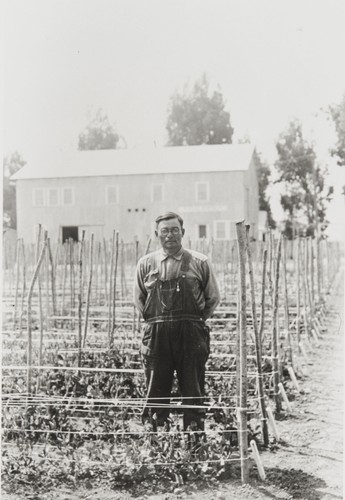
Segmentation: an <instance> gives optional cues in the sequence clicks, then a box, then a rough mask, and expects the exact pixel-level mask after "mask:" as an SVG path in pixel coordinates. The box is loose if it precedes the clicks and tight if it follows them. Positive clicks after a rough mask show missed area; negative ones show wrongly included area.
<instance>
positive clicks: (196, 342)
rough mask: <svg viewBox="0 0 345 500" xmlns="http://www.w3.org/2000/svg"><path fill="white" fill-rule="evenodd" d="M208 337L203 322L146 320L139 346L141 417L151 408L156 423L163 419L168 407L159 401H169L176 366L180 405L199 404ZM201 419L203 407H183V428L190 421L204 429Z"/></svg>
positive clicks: (201, 394) (202, 419) (167, 414)
mask: <svg viewBox="0 0 345 500" xmlns="http://www.w3.org/2000/svg"><path fill="white" fill-rule="evenodd" d="M209 340H210V338H209V328H208V326H206V325H205V324H204V323H203V322H196V321H185V320H184V321H182V320H181V321H173V322H166V323H153V324H146V326H145V331H144V336H143V340H142V347H141V353H142V356H143V362H144V367H145V376H146V384H147V397H148V401H147V405H146V407H145V409H144V414H143V416H144V418H145V417H146V416H147V415H149V413H150V409H151V415H155V418H156V423H157V425H163V424H164V422H165V421H166V419H167V417H168V416H169V413H170V409H169V408H164V407H163V408H159V405H169V403H170V395H171V389H172V384H173V378H174V372H175V370H176V374H177V380H178V384H179V388H180V391H181V394H182V397H183V405H197V406H202V404H203V396H204V385H205V364H206V361H207V358H208V355H209V352H210V349H209ZM156 405H157V407H156ZM150 407H151V408H150ZM204 419H205V410H204V409H202V408H185V409H184V416H183V426H184V430H187V428H188V426H189V425H190V424H191V423H192V422H195V424H196V427H197V429H200V430H204Z"/></svg>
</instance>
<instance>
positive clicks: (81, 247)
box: [78, 229, 85, 367]
mask: <svg viewBox="0 0 345 500" xmlns="http://www.w3.org/2000/svg"><path fill="white" fill-rule="evenodd" d="M84 240H85V230H84V229H83V231H82V236H81V241H80V245H79V257H78V265H79V287H78V367H80V366H81V348H82V306H83V253H84Z"/></svg>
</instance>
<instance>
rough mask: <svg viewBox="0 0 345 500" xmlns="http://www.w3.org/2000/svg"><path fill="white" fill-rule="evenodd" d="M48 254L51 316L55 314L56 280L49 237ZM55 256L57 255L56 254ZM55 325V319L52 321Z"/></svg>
mask: <svg viewBox="0 0 345 500" xmlns="http://www.w3.org/2000/svg"><path fill="white" fill-rule="evenodd" d="M48 255H49V263H50V285H51V292H52V304H53V316H56V281H55V266H54V261H53V254H52V249H51V246H50V238H48ZM56 257H57V255H56ZM54 326H55V321H54Z"/></svg>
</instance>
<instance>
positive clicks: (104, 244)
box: [103, 238, 109, 305]
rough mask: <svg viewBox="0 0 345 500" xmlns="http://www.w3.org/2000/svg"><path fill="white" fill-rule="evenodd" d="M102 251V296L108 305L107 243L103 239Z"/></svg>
mask: <svg viewBox="0 0 345 500" xmlns="http://www.w3.org/2000/svg"><path fill="white" fill-rule="evenodd" d="M103 251H104V295H105V303H106V304H108V305H109V296H108V264H107V262H108V256H107V243H106V241H105V238H103Z"/></svg>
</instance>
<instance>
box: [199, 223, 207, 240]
mask: <svg viewBox="0 0 345 500" xmlns="http://www.w3.org/2000/svg"><path fill="white" fill-rule="evenodd" d="M199 238H207V227H206V224H201V225H200V226H199Z"/></svg>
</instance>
